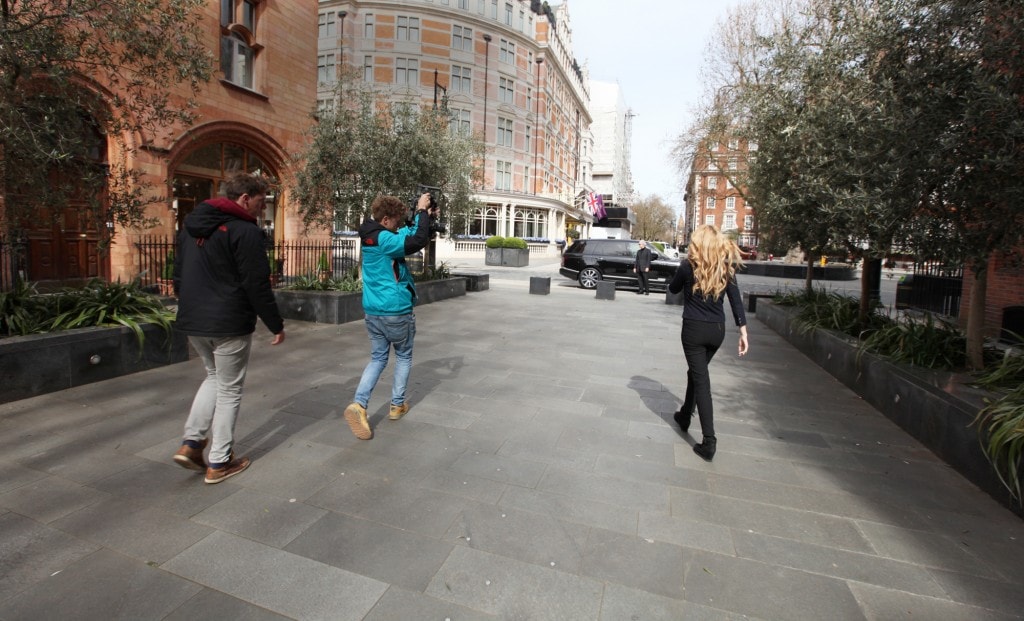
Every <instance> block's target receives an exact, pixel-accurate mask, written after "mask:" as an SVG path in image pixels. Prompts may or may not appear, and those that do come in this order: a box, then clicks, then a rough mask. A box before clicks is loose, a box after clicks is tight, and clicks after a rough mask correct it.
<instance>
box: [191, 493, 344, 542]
mask: <svg viewBox="0 0 1024 621" xmlns="http://www.w3.org/2000/svg"><path fill="white" fill-rule="evenodd" d="M326 513H327V511H326V510H324V509H320V508H317V507H311V506H309V505H307V504H304V503H301V502H297V501H295V500H294V499H292V500H286V499H284V498H280V497H277V496H271V495H269V494H264V493H263V492H259V491H256V490H250V489H240V490H238V491H237V492H235V493H234V494H232V495H230V496H228V497H227V498H225V499H224V500H222V501H220V502H218V503H217V504H215V505H213V506H211V507H209V508H208V509H206V510H204V511H202V512H201V513H198V514H196V515H194V516H192V521H193V522H196V523H199V524H205V525H206V526H210V527H212V528H216V529H217V530H219V531H223V532H228V533H233V534H235V535H240V536H242V537H245V538H247V539H252V540H253V541H258V542H260V543H265V544H267V545H269V546H273V547H275V548H283V547H284V546H286V545H288V543H289V542H290V541H292V540H293V539H295V538H296V537H298V536H299V535H301V534H302V533H303V531H305V530H306V529H307V528H309V527H310V525H312V524H313V523H314V522H316V521H317V520H319V519H320V518H321V517H323V516H324V514H326Z"/></svg>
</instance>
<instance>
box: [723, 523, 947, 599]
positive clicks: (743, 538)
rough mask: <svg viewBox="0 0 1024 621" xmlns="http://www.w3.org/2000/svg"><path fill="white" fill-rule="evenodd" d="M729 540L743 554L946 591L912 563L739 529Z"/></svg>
mask: <svg viewBox="0 0 1024 621" xmlns="http://www.w3.org/2000/svg"><path fill="white" fill-rule="evenodd" d="M733 540H734V541H735V543H736V555H737V556H740V557H743V558H749V559H751V560H755V561H761V562H763V563H768V564H773V565H781V566H783V567H791V568H793V569H800V570H803V571H808V572H811V573H816V574H822V575H825V576H832V577H835V578H843V579H845V580H854V581H857V582H864V583H867V584H873V585H875V586H879V587H884V588H888V589H895V590H898V591H905V592H907V593H914V594H917V595H923V596H926V597H937V598H944V597H945V595H946V593H945V591H944V590H943V589H942V587H941V586H939V584H938V582H936V580H935V579H934V577H933V576H932V575H931V574H930V573H928V570H927V569H926V568H925V567H922V566H920V565H916V564H913V563H906V562H902V561H894V560H892V559H889V558H887V557H885V556H879V555H874V554H866V553H860V552H847V551H845V550H837V549H835V548H826V547H824V546H817V545H813V544H809V543H801V542H799V541H792V540H789V539H781V538H778V537H769V536H766V535H758V534H756V533H749V532H743V531H734V532H733Z"/></svg>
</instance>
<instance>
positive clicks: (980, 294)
mask: <svg viewBox="0 0 1024 621" xmlns="http://www.w3.org/2000/svg"><path fill="white" fill-rule="evenodd" d="M971 271H972V272H974V284H972V285H971V306H970V308H969V309H968V311H967V366H968V367H969V368H971V369H972V370H975V371H977V370H980V369H981V368H982V367H983V366H984V365H985V359H984V351H985V295H986V294H987V291H988V263H987V262H984V261H979V262H978V263H976V264H975V266H972V267H971Z"/></svg>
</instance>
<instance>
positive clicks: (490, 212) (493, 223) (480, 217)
mask: <svg viewBox="0 0 1024 621" xmlns="http://www.w3.org/2000/svg"><path fill="white" fill-rule="evenodd" d="M469 234H470V235H486V236H488V237H490V236H491V235H497V234H498V210H497V208H495V207H493V206H487V207H485V208H483V209H477V210H475V211H474V212H473V219H472V221H470V224H469Z"/></svg>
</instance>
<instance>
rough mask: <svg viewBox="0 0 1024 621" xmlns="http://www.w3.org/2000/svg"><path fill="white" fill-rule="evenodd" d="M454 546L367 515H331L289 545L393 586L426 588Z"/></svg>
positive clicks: (296, 552) (309, 556)
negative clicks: (376, 520) (357, 516)
mask: <svg viewBox="0 0 1024 621" xmlns="http://www.w3.org/2000/svg"><path fill="white" fill-rule="evenodd" d="M452 547H453V544H452V543H448V542H444V541H439V540H438V539H435V538H433V537H426V536H423V535H420V534H417V533H413V532H410V531H406V530H401V529H396V528H392V527H390V526H382V525H380V524H378V523H376V522H370V521H368V520H364V519H361V518H356V517H351V516H347V515H341V514H338V513H327V514H326V515H324V516H323V517H322V518H321V519H320V520H318V521H317V522H316V524H313V525H312V526H311V527H310V528H309V529H308V530H306V532H304V533H303V534H302V535H300V536H299V537H297V538H296V539H295V540H294V541H292V542H291V543H290V544H288V546H287V547H286V548H285V550H286V551H288V552H291V553H293V554H298V555H299V556H304V557H306V558H310V559H313V560H315V561H319V562H321V563H325V564H327V565H332V566H334V567H339V568H341V569H345V570H348V571H351V572H353V573H357V574H360V575H363V576H367V577H370V578H374V579H376V580H380V581H381V582H386V583H388V584H391V585H398V586H400V587H403V588H406V589H409V590H412V591H423V589H425V588H426V586H427V584H428V583H429V582H430V580H431V578H432V577H433V576H434V574H435V573H437V570H438V569H439V568H440V567H441V564H442V563H444V561H445V559H447V558H448V555H449V554H450V553H451V551H452Z"/></svg>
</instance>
